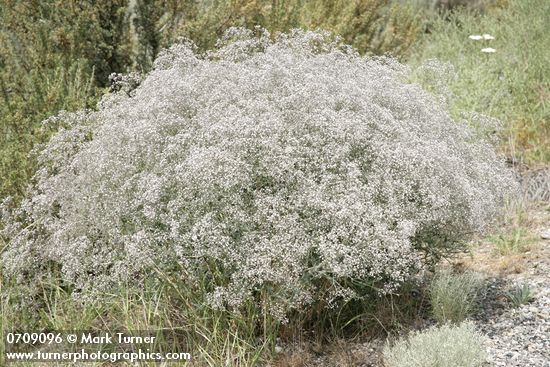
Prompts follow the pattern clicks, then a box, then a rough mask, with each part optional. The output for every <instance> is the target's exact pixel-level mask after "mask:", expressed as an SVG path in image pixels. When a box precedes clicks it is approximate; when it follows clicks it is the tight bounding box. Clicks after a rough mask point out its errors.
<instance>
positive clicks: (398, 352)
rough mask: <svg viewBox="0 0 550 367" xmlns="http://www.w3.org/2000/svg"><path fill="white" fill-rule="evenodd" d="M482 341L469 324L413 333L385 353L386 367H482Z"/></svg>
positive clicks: (386, 349)
mask: <svg viewBox="0 0 550 367" xmlns="http://www.w3.org/2000/svg"><path fill="white" fill-rule="evenodd" d="M484 341H485V337H484V336H483V335H482V334H481V333H480V332H478V331H477V330H476V328H475V326H474V324H473V323H472V322H466V323H462V324H460V325H454V326H453V325H443V326H441V327H434V328H431V329H427V330H424V331H421V332H414V333H412V335H410V336H409V338H408V339H400V340H398V341H396V342H395V343H394V344H393V345H391V344H388V345H386V348H385V349H384V363H385V366H387V367H481V366H482V365H483V363H484V362H485V360H486V352H485V347H484V346H483V344H484Z"/></svg>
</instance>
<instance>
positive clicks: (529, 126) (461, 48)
mask: <svg viewBox="0 0 550 367" xmlns="http://www.w3.org/2000/svg"><path fill="white" fill-rule="evenodd" d="M505 5H506V6H501V7H498V8H493V9H492V10H491V11H489V12H486V13H484V14H483V15H475V14H472V13H468V12H464V11H457V12H453V13H451V14H448V15H447V16H446V17H435V18H433V19H432V20H431V21H430V33H429V34H426V36H425V37H424V39H423V40H422V42H421V43H420V44H417V47H415V48H414V50H415V51H414V55H413V57H412V63H420V62H423V61H424V60H426V59H432V58H437V59H439V60H441V61H444V62H449V63H451V64H452V65H453V66H454V67H455V70H456V72H457V76H458V77H457V78H456V79H454V80H452V81H450V85H449V88H450V89H451V91H452V93H453V95H454V96H455V97H454V100H453V105H454V113H455V114H458V113H459V111H474V112H479V113H483V114H486V115H489V116H492V117H495V118H498V119H499V120H501V121H503V122H504V124H505V132H506V133H505V138H504V140H503V149H505V150H506V152H507V154H509V155H510V156H511V157H513V158H515V159H516V160H520V161H523V162H525V163H527V164H535V163H540V162H548V161H550V110H549V108H548V107H549V103H548V102H549V99H550V94H549V92H548V91H549V90H550V63H548V45H549V44H550V33H549V32H548V27H547V25H548V24H549V23H550V2H548V1H546V0H521V1H519V0H518V1H509V2H507V4H505ZM483 34H489V35H491V36H493V37H495V39H494V40H477V41H476V40H472V39H470V38H469V36H470V35H483ZM483 48H493V49H495V50H496V52H494V53H484V52H481V49H483Z"/></svg>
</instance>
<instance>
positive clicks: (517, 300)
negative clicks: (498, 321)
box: [506, 284, 534, 307]
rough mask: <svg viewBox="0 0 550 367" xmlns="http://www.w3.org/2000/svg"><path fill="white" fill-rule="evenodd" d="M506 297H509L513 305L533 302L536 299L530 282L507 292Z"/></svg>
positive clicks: (517, 305)
mask: <svg viewBox="0 0 550 367" xmlns="http://www.w3.org/2000/svg"><path fill="white" fill-rule="evenodd" d="M506 298H508V301H510V303H511V304H512V306H513V307H519V306H521V305H525V304H527V303H529V302H531V301H532V300H533V299H534V295H533V290H532V289H531V287H529V284H522V285H517V286H515V287H513V288H512V289H510V290H509V291H508V292H506Z"/></svg>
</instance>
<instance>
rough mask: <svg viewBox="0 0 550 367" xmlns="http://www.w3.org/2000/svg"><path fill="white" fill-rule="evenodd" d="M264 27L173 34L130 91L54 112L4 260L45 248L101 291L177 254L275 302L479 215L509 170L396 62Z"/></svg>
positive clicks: (410, 251) (498, 194)
mask: <svg viewBox="0 0 550 367" xmlns="http://www.w3.org/2000/svg"><path fill="white" fill-rule="evenodd" d="M256 31H258V30H256ZM231 32H232V33H231ZM260 33H261V34H260V36H258V35H257V34H256V35H255V34H254V32H251V31H245V30H235V29H233V30H231V31H230V33H229V37H226V38H225V39H224V40H222V42H221V43H220V46H219V49H217V50H216V51H214V52H210V53H208V54H206V55H197V54H196V53H195V52H194V49H193V46H192V45H189V44H185V43H182V44H177V45H175V46H173V47H171V48H170V49H169V50H166V51H165V52H163V53H162V54H161V55H160V56H159V58H158V59H157V60H156V63H155V69H154V70H153V71H152V72H151V73H150V74H149V75H148V76H147V77H146V78H144V80H143V81H141V84H140V85H139V86H137V87H136V89H134V90H132V93H131V94H129V93H124V92H117V93H113V94H111V95H108V96H107V97H105V98H104V99H103V100H102V102H101V103H100V108H99V110H98V111H96V112H80V113H76V114H62V115H60V116H58V117H56V118H57V119H60V120H61V121H63V122H64V124H65V126H66V128H65V129H63V130H61V131H60V132H59V133H58V134H57V135H56V136H55V137H54V138H53V139H52V140H51V141H50V142H49V144H48V145H47V146H46V147H45V149H44V150H43V151H42V153H41V156H40V162H41V167H42V168H41V169H40V171H39V172H38V173H37V175H36V178H35V181H36V185H35V189H34V191H33V193H32V194H31V195H30V196H29V198H28V199H27V200H26V201H25V202H24V203H23V204H22V206H21V207H20V209H19V210H18V211H16V212H15V213H13V216H12V217H10V218H6V219H5V229H4V235H6V236H7V237H9V238H10V242H9V244H8V246H7V248H6V249H5V251H4V253H3V254H2V264H1V265H2V270H3V272H4V274H5V275H7V276H14V277H18V278H19V280H20V281H23V282H32V281H33V279H35V278H36V277H39V276H41V274H42V273H41V272H45V271H46V269H47V268H48V267H49V266H51V265H52V264H54V265H56V266H58V267H60V269H61V271H62V274H63V276H64V277H65V279H66V281H68V282H70V284H73V285H74V287H75V290H76V291H78V292H83V293H87V294H97V293H96V292H97V291H98V290H103V289H106V288H108V287H110V286H112V285H113V284H115V283H116V282H119V281H125V282H128V283H129V284H139V282H140V280H141V279H143V277H145V276H146V275H147V273H148V272H149V271H150V269H151V268H152V267H153V266H154V267H158V268H160V269H161V270H163V271H171V270H172V269H184V271H183V272H182V273H181V276H182V277H184V279H185V280H186V281H189V282H190V284H199V283H200V284H203V285H204V284H206V287H207V288H208V289H205V292H207V293H208V299H209V300H210V302H211V303H212V304H214V305H217V306H219V307H238V306H239V305H241V304H242V303H243V301H245V300H248V299H251V298H254V297H255V296H256V295H258V294H259V292H267V293H268V294H269V295H270V297H271V301H270V302H271V303H270V304H271V306H270V307H271V308H272V310H273V312H274V313H277V315H279V316H280V317H281V318H282V317H283V316H284V314H285V312H287V311H288V310H289V309H292V308H295V307H298V306H300V305H304V304H307V303H310V302H313V301H315V300H318V299H319V297H320V287H324V289H323V297H329V298H330V297H332V298H334V297H352V296H354V294H353V292H352V290H351V289H349V287H348V286H347V285H348V284H352V283H353V281H354V280H368V281H370V282H372V284H377V286H380V287H381V288H384V289H391V287H393V286H395V285H397V284H399V283H400V282H401V281H403V280H405V279H407V278H408V277H409V276H410V275H411V273H412V272H413V271H414V270H415V269H417V268H418V267H419V266H420V265H421V258H422V257H423V256H425V255H426V254H428V255H434V254H437V253H438V251H439V250H441V249H443V248H444V247H445V246H447V244H448V243H449V242H452V241H455V242H456V240H457V239H465V238H467V236H469V235H470V234H472V233H476V232H478V231H480V230H482V229H483V228H484V227H485V226H486V225H487V224H488V223H489V221H490V219H491V217H492V216H493V215H494V214H495V211H496V210H497V209H498V207H499V204H500V203H501V201H502V199H503V196H504V195H506V194H507V192H508V191H509V189H510V187H511V182H512V178H511V177H512V176H511V175H510V173H509V172H508V171H507V169H506V167H505V165H504V164H503V162H502V160H501V159H500V158H499V157H498V155H497V154H496V153H495V152H494V150H493V147H492V146H491V145H490V144H489V143H487V142H485V141H483V140H481V139H480V138H479V137H478V136H477V135H476V133H475V132H474V131H473V130H472V129H470V128H468V127H467V126H466V125H465V124H463V123H459V122H455V121H453V120H452V119H451V118H450V116H449V114H448V113H447V112H446V111H445V108H444V107H443V106H442V105H441V104H440V103H439V102H438V101H437V99H436V98H433V97H432V96H430V94H428V93H427V92H425V91H424V90H422V88H421V87H420V86H419V85H416V84H413V83H410V82H408V80H409V77H410V71H409V70H408V69H407V68H406V67H405V66H403V65H401V64H399V63H398V62H397V61H395V60H393V59H391V58H386V57H383V58H366V57H360V56H359V55H358V54H357V53H356V52H354V51H353V50H351V49H350V48H349V47H343V46H340V45H339V43H338V40H335V39H334V38H332V37H330V36H329V35H328V34H324V33H316V32H304V31H293V32H291V33H289V34H284V35H281V36H279V37H278V38H276V40H275V41H270V37H268V36H267V35H266V33H265V32H263V33H262V32H261V31H260ZM232 40H233V42H232ZM434 256H435V255H434ZM176 265H177V266H176ZM179 271H181V270H179ZM201 279H202V282H201ZM205 279H206V280H207V281H208V282H207V283H205V282H204V280H205ZM350 280H351V281H352V282H350ZM264 302H265V299H264Z"/></svg>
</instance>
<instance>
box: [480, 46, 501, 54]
mask: <svg viewBox="0 0 550 367" xmlns="http://www.w3.org/2000/svg"><path fill="white" fill-rule="evenodd" d="M481 52H485V53H487V54H492V53H495V52H497V50H495V49H494V48H491V47H487V48H482V49H481Z"/></svg>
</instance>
